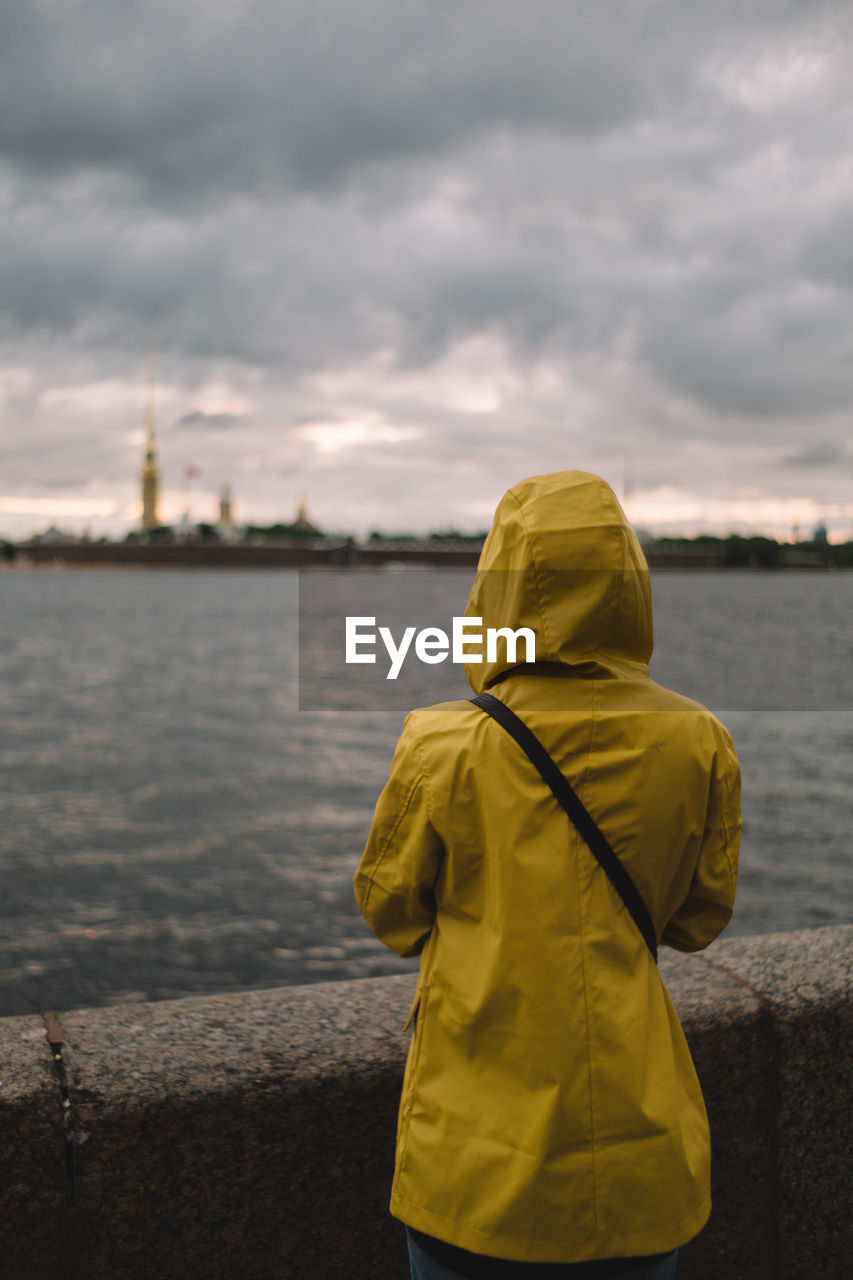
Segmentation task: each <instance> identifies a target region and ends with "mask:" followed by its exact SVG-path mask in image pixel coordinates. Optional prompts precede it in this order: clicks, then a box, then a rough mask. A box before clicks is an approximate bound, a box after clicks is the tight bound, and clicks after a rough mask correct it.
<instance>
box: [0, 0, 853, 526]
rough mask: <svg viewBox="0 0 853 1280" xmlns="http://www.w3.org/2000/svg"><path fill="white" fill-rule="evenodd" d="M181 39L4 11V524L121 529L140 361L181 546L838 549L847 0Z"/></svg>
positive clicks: (361, 20) (843, 456)
mask: <svg viewBox="0 0 853 1280" xmlns="http://www.w3.org/2000/svg"><path fill="white" fill-rule="evenodd" d="M617 10H618V12H617ZM205 14H206V15H207V16H206V17H205V20H204V22H203V23H201V24H200V23H199V14H198V13H197V11H196V6H194V5H192V4H191V3H189V0H184V3H179V4H178V5H177V6H170V7H167V6H166V5H165V4H162V3H160V2H159V0H157V2H155V3H154V4H152V5H150V6H146V7H145V8H144V10H139V9H132V10H123V9H119V10H116V9H115V7H114V6H109V5H106V4H105V3H103V0H96V2H95V3H92V4H88V5H86V6H80V5H76V4H74V3H72V4H70V5H68V6H66V8H65V9H64V10H63V11H62V12H61V13H51V14H47V13H46V12H45V11H42V10H40V9H39V8H38V7H30V9H28V10H25V11H21V12H19V13H16V14H15V15H14V16H13V17H10V19H9V23H8V24H7V25H8V31H7V34H6V37H5V39H4V43H3V46H2V48H1V49H0V202H2V204H0V207H2V208H3V210H4V229H3V233H2V235H3V241H4V253H3V254H2V255H0V299H2V303H0V306H1V307H2V324H0V424H2V425H0V535H2V536H6V537H9V538H14V539H20V538H24V537H26V536H27V535H29V534H31V533H34V532H38V531H40V530H43V529H44V528H45V527H46V526H47V525H48V524H50V523H55V524H57V525H59V526H60V527H62V528H67V529H68V530H69V531H72V532H81V531H82V530H83V529H85V528H88V529H89V530H90V532H91V533H92V535H93V536H102V535H108V536H112V537H117V536H122V535H123V534H124V533H125V532H126V531H127V530H128V529H130V528H133V527H138V525H139V522H140V516H141V512H140V494H139V466H140V458H141V456H142V452H143V449H144V447H145V416H144V415H145V370H146V351H147V350H148V349H150V348H156V350H157V353H158V354H157V365H158V394H157V406H158V408H157V433H158V443H159V461H160V465H161V468H162V490H161V511H162V518H163V520H164V521H166V522H167V523H177V522H178V521H179V519H180V517H181V515H182V513H183V511H184V510H185V508H186V505H187V485H186V482H185V478H184V477H185V476H186V474H187V469H188V468H190V467H194V468H195V469H196V473H197V478H196V479H194V481H193V493H192V508H193V517H194V518H196V519H204V518H207V517H208V516H209V514H210V513H212V512H214V511H215V510H216V503H217V500H218V494H219V491H220V489H221V486H222V485H223V484H224V483H230V484H231V485H232V487H233V492H234V498H235V502H236V503H237V505H238V507H239V512H240V521H241V522H243V523H248V522H257V523H271V522H273V521H275V520H279V519H282V518H287V517H288V516H289V514H290V513H292V512H293V511H294V510H295V509H296V507H297V505H298V503H299V501H300V500H302V499H303V498H306V499H307V501H308V505H309V508H310V510H311V513H312V518H314V519H315V520H316V522H317V524H318V525H319V526H320V527H321V528H327V529H337V528H346V529H350V530H352V531H353V532H354V533H356V535H364V534H366V533H367V532H369V530H370V529H372V528H376V527H379V528H385V529H388V530H394V529H403V528H404V529H411V530H412V531H413V532H426V531H428V530H430V529H437V528H447V527H451V526H453V527H457V528H459V529H460V530H461V531H463V532H473V531H474V530H477V529H482V528H485V527H487V526H488V524H489V522H490V519H491V515H492V512H493V510H494V508H495V506H496V504H497V502H498V501H499V499H500V497H501V495H502V493H503V492H504V490H505V489H506V488H507V487H509V486H510V485H511V484H513V483H514V482H516V481H517V480H519V479H521V478H522V477H523V476H526V475H531V474H535V473H538V472H544V471H550V470H557V469H562V468H574V467H577V468H580V469H584V470H590V471H595V472H598V473H599V474H601V475H603V476H604V477H605V478H606V479H607V480H608V481H609V483H610V484H611V485H612V487H613V488H614V490H615V491H616V492H617V494H618V496H619V497H620V499H621V500H622V501H623V503H624V505H625V508H626V511H627V513H628V515H629V517H630V518H631V519H632V521H633V522H634V523H635V524H637V525H639V526H642V527H645V528H648V529H649V530H650V531H652V532H655V533H659V534H666V533H668V532H671V533H682V532H683V533H686V534H696V533H699V532H703V531H707V532H712V533H716V534H720V535H725V534H726V533H728V532H732V531H733V532H745V533H749V532H760V533H766V534H768V535H770V536H774V537H779V538H789V537H790V536H791V533H792V529H793V527H794V526H798V527H799V529H800V531H801V535H802V536H808V535H809V534H810V532H811V530H812V529H813V528H814V527H815V526H816V525H818V524H819V523H824V524H825V525H826V526H827V528H828V530H829V534H830V537H831V538H832V539H833V540H836V541H841V540H845V539H847V538H851V537H853V447H851V444H850V437H851V431H850V422H851V413H853V359H851V356H853V255H851V252H850V249H849V234H848V228H849V225H850V214H851V206H853V168H851V166H850V164H849V160H848V142H847V139H848V138H849V132H850V125H851V117H853V76H851V74H850V72H851V70H853V35H851V24H850V21H849V18H848V16H847V14H846V12H845V10H844V7H843V6H841V5H839V4H836V3H820V4H818V5H815V6H810V7H809V8H808V9H804V8H802V7H799V6H790V5H784V4H780V3H778V0H772V2H771V0H760V2H759V3H758V4H756V5H753V6H749V7H748V8H747V9H746V10H745V9H744V8H743V6H739V5H737V4H735V3H734V0H722V3H720V4H719V5H716V6H714V7H713V8H712V9H704V8H700V7H697V6H687V7H685V6H681V5H678V4H677V3H676V2H675V0H655V3H654V4H651V5H643V6H638V5H632V4H629V3H622V2H621V0H616V2H615V3H614V4H613V5H611V6H600V5H594V4H592V3H589V2H584V3H578V4H576V5H572V6H565V5H562V4H558V3H557V2H556V0H534V2H533V3H532V4H531V5H530V6H527V7H525V9H524V12H523V14H522V12H521V11H520V10H519V9H518V7H517V6H515V5H511V4H509V3H508V0H490V3H488V4H486V3H485V2H484V0H470V3H468V4H466V5H463V6H435V5H434V4H427V3H426V2H425V0H403V3H402V4H400V3H395V4H393V5H391V4H390V3H385V0H372V3H371V4H370V5H364V4H358V3H356V4H355V5H352V4H348V5H343V4H342V3H340V2H339V0H320V3H319V4H318V3H312V4H310V5H309V4H308V3H307V0H294V2H293V3H292V4H289V5H288V6H287V7H286V10H285V11H276V10H273V9H270V8H268V7H267V6H264V5H262V4H260V2H259V0H241V3H240V4H239V5H238V6H235V7H234V8H233V9H232V10H230V11H229V13H228V14H221V15H219V16H218V17H217V19H216V21H215V22H214V21H213V20H212V18H211V16H210V15H209V14H208V13H207V11H206V10H205ZM107 103H109V109H108V110H107V109H106V106H105V104H107ZM199 473H200V474H199Z"/></svg>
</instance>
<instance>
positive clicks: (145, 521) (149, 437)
mask: <svg viewBox="0 0 853 1280" xmlns="http://www.w3.org/2000/svg"><path fill="white" fill-rule="evenodd" d="M155 425H156V424H155V412H154V367H153V362H152V366H151V370H150V372H149V375H148V403H147V405H146V408H145V460H144V461H143V463H142V527H143V529H145V530H150V529H157V528H159V525H160V511H159V507H160V465H159V463H158V461H157V438H156V432H155Z"/></svg>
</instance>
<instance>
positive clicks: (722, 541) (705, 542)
mask: <svg viewBox="0 0 853 1280" xmlns="http://www.w3.org/2000/svg"><path fill="white" fill-rule="evenodd" d="M646 550H647V551H658V552H663V553H665V552H667V551H677V552H685V553H690V552H693V553H699V552H703V553H704V554H706V555H713V556H714V557H715V558H718V559H719V561H720V562H721V563H722V564H724V565H726V566H731V567H738V568H743V567H749V566H752V567H754V568H759V569H774V568H784V567H785V566H790V565H796V564H797V563H800V564H822V565H831V566H833V567H834V568H839V569H841V568H846V569H849V568H851V567H853V542H839V543H833V542H829V541H828V540H827V538H826V537H825V536H820V537H817V538H813V539H811V540H810V541H808V542H777V541H776V539H775V538H762V537H760V536H758V535H756V536H754V537H744V536H742V535H741V534H738V533H732V534H729V536H728V537H727V538H715V537H713V536H712V535H711V534H702V535H700V536H699V537H697V538H655V539H654V540H652V541H651V542H647V543H646Z"/></svg>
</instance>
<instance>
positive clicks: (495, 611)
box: [465, 471, 653, 693]
mask: <svg viewBox="0 0 853 1280" xmlns="http://www.w3.org/2000/svg"><path fill="white" fill-rule="evenodd" d="M465 616H466V617H468V618H480V619H482V626H483V628H484V629H487V628H495V629H497V628H502V627H509V628H511V629H513V630H517V629H518V628H520V627H528V628H529V629H530V630H531V631H533V633H534V635H535V638H536V662H537V664H544V663H548V664H551V666H552V669H553V664H557V665H558V666H560V667H563V668H564V669H565V670H564V674H566V675H572V674H574V675H579V676H595V677H598V678H601V677H606V676H633V677H637V676H638V675H642V674H646V675H647V674H648V662H649V658H650V657H651V653H652V643H653V635H652V600H651V587H650V584H649V571H648V566H647V564H646V559H645V556H644V555H643V552H642V549H641V547H640V544H639V542H638V541H637V536H636V534H635V533H634V530H633V529H632V528H631V526H630V524H629V523H628V520H627V518H626V516H625V513H624V511H623V510H622V508H621V507H620V505H619V503H618V501H617V499H616V496H615V494H614V493H613V490H612V489H611V488H610V486H609V485H608V484H606V482H605V481H604V480H602V479H601V478H600V476H595V475H591V474H589V473H588V472H585V471H556V472H553V473H551V474H550V475H542V476H532V477H531V478H530V479H528V480H522V481H521V483H520V484H517V485H515V486H514V487H513V488H512V489H510V490H508V492H507V493H506V494H505V495H504V497H503V499H502V500H501V502H500V505H499V506H498V509H497V511H496V513H495V518H494V522H493V524H492V528H491V531H490V533H489V535H488V537H487V538H486V541H485V544H484V545H483V550H482V553H481V555H480V561H479V565H478V567H477V576H476V578H475V580H474V585H473V587H472V588H471V594H470V596H469V597H468V604H467V607H466V610H465ZM524 654H525V648H524V644H523V642H522V643H521V644H520V646H519V649H518V656H517V657H515V658H513V657H512V655H511V654H508V652H507V646H506V642H505V641H504V640H499V643H498V645H497V652H496V656H495V657H494V659H493V660H492V661H489V660H488V659H486V658H484V661H482V662H480V663H475V662H469V663H466V664H465V671H466V674H467V676H468V682H469V684H470V685H471V687H472V688H473V689H474V691H475V693H482V691H483V690H484V689H487V688H489V686H490V685H493V684H495V683H497V682H498V681H499V680H500V679H502V677H503V676H504V675H505V674H506V673H507V672H508V671H509V670H510V669H511V668H512V667H514V666H516V665H517V664H518V663H519V662H523V661H524Z"/></svg>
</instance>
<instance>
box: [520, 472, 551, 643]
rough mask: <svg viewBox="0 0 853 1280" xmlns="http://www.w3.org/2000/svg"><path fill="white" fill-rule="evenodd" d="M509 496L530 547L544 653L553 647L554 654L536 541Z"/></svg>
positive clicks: (521, 512)
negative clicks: (543, 600)
mask: <svg viewBox="0 0 853 1280" xmlns="http://www.w3.org/2000/svg"><path fill="white" fill-rule="evenodd" d="M510 494H511V496H512V497H513V498H514V499H515V501H516V502H517V503H518V518H519V520H520V521H521V523H522V525H523V527H524V535H525V537H526V538H527V542H528V545H529V547H530V565H531V568H532V569H533V584H534V587H535V589H536V611H537V613H538V614H539V625H540V627H541V629H542V639H543V640H544V641H545V651H546V653H547V652H548V650H549V649H550V648H552V647H554V650H555V652H556V647H555V646H551V644H550V642H549V640H548V632H547V629H546V615H545V610H544V608H543V605H542V588H541V586H540V578H539V567H538V563H537V554H538V553H537V547H536V540H535V538H534V536H533V532H532V530H531V528H530V525H529V524H528V522H527V516H526V515H525V512H524V506H523V504H522V503H521V502H520V501H519V499H518V498H516V496H515V494H514V493H513V492H512V490H510Z"/></svg>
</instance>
